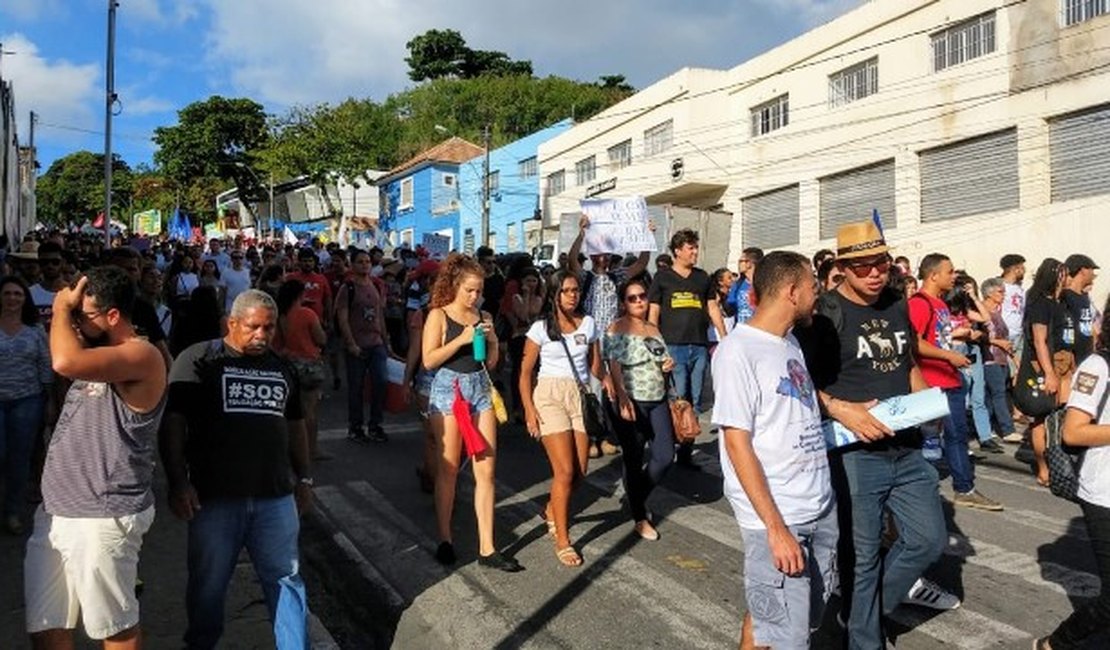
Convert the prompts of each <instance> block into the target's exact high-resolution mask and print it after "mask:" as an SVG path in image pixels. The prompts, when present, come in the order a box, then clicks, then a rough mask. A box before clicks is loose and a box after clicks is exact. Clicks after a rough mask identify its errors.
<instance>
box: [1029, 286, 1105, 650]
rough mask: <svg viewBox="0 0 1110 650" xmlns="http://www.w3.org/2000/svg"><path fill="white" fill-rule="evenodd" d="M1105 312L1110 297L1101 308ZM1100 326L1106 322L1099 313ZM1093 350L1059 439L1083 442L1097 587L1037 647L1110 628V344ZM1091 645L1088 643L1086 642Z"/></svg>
mask: <svg viewBox="0 0 1110 650" xmlns="http://www.w3.org/2000/svg"><path fill="white" fill-rule="evenodd" d="M1107 312H1110V302H1108V303H1107V306H1106V307H1105V308H1104V309H1103V310H1102V313H1103V314H1106V313H1107ZM1102 327H1103V329H1102V331H1104V332H1105V331H1107V330H1106V327H1110V319H1107V318H1106V317H1105V316H1103V322H1102ZM1095 352H1096V353H1095V354H1092V355H1090V356H1089V357H1087V359H1086V360H1085V361H1083V363H1081V364H1080V365H1079V368H1078V369H1077V370H1076V372H1075V374H1074V375H1073V379H1072V385H1071V394H1070V395H1069V396H1068V410H1067V412H1066V414H1065V415H1064V442H1065V443H1067V444H1069V445H1077V446H1080V447H1086V448H1087V451H1086V452H1085V454H1084V457H1083V465H1082V466H1081V467H1080V471H1079V500H1080V503H1079V505H1080V507H1082V508H1083V519H1084V521H1085V522H1086V524H1087V536H1088V537H1089V538H1090V540H1091V550H1093V551H1094V554H1095V565H1096V566H1097V567H1098V574H1099V578H1100V581H1101V583H1102V587H1101V589H1100V591H1099V594H1098V597H1096V598H1095V599H1093V600H1089V601H1087V602H1086V604H1084V605H1083V606H1082V607H1081V608H1080V609H1077V610H1076V611H1075V613H1073V614H1072V615H1071V616H1069V617H1068V618H1067V620H1065V621H1064V622H1063V623H1061V624H1060V626H1059V627H1057V628H1056V631H1055V632H1053V633H1052V634H1051V635H1050V636H1047V637H1045V638H1043V639H1038V640H1037V641H1035V642H1034V643H1033V647H1034V648H1035V649H1037V650H1051V649H1052V648H1056V649H1057V650H1065V649H1067V648H1080V647H1088V646H1087V643H1086V642H1087V641H1094V640H1095V639H1096V638H1101V637H1098V636H1097V635H1099V634H1104V633H1105V632H1106V630H1110V412H1108V410H1110V409H1108V408H1107V399H1106V395H1107V391H1108V390H1110V344H1108V342H1107V341H1106V340H1105V339H1100V340H1099V341H1098V343H1097V344H1096V347H1095ZM1091 647H1093V646H1091Z"/></svg>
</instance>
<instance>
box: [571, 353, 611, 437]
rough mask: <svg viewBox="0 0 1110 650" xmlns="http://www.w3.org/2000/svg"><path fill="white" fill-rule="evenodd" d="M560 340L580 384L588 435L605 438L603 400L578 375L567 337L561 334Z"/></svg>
mask: <svg viewBox="0 0 1110 650" xmlns="http://www.w3.org/2000/svg"><path fill="white" fill-rule="evenodd" d="M559 342H560V343H562V344H563V351H564V352H566V353H567V362H569V363H570V370H571V372H572V373H573V374H574V381H575V383H577V384H578V397H579V399H580V400H582V420H583V422H584V423H585V428H586V435H588V436H589V437H590V438H592V439H597V438H604V437H605V434H606V431H607V430H608V426H607V425H606V422H605V415H604V413H603V411H602V410H601V400H599V399H598V398H597V395H594V392H593V391H592V390H590V387H589V386H587V385H586V384H585V383H584V382H583V381H582V378H581V377H579V376H578V369H577V368H575V366H574V357H572V356H571V354H570V347H569V346H568V345H567V340H566V338H565V337H562V336H560V337H559Z"/></svg>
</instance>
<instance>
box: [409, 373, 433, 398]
mask: <svg viewBox="0 0 1110 650" xmlns="http://www.w3.org/2000/svg"><path fill="white" fill-rule="evenodd" d="M435 376H436V373H435V372H434V371H431V370H425V369H424V368H423V367H421V368H420V369H419V370H417V371H416V381H415V382H414V383H415V384H416V394H417V395H422V396H424V397H427V396H429V395H431V394H432V379H433V378H434V377H435Z"/></svg>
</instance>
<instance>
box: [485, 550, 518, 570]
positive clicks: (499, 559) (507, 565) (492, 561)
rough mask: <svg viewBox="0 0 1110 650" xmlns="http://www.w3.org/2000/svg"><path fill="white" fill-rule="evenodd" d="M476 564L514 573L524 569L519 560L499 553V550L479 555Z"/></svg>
mask: <svg viewBox="0 0 1110 650" xmlns="http://www.w3.org/2000/svg"><path fill="white" fill-rule="evenodd" d="M478 564H479V565H480V566H484V567H486V568H488V569H500V570H502V571H504V572H506V573H516V572H517V571H523V570H524V567H522V566H520V563H519V562H517V561H516V560H514V559H513V558H511V557H505V556H504V555H501V552H500V551H494V552H493V553H491V554H490V555H479V556H478Z"/></svg>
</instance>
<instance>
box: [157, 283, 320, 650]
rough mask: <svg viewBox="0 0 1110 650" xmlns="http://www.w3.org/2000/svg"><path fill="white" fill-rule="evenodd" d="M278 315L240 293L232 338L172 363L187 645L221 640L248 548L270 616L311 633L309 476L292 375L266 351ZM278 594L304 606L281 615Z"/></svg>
mask: <svg viewBox="0 0 1110 650" xmlns="http://www.w3.org/2000/svg"><path fill="white" fill-rule="evenodd" d="M276 324H277V305H276V304H275V303H274V301H273V299H272V298H271V297H270V296H269V295H267V294H265V293H263V292H261V291H258V290H254V289H249V290H247V291H244V292H243V293H241V294H239V297H237V298H236V299H235V302H234V303H233V304H232V308H231V314H230V316H229V318H228V333H227V336H226V337H225V338H223V339H215V340H212V341H203V342H201V343H197V344H195V345H192V346H190V347H188V348H186V349H185V350H184V351H183V352H182V353H181V354H180V355H179V356H178V358H177V360H176V361H175V362H174V365H173V369H172V371H171V372H170V384H169V402H168V403H167V405H166V414H165V420H164V423H163V428H162V432H161V441H160V448H161V453H162V463H163V465H164V466H165V470H166V476H167V478H168V479H169V501H170V508H171V509H172V510H173V512H174V514H175V515H177V516H178V517H180V518H181V519H184V520H186V521H188V522H189V551H188V568H189V580H188V586H187V591H186V596H185V604H186V611H187V612H188V617H189V627H188V630H187V631H186V633H185V645H186V646H188V647H189V648H212V647H215V645H216V643H217V642H218V641H219V638H220V635H221V634H222V632H223V625H224V600H225V597H226V595H227V586H228V583H229V581H230V579H231V573H232V570H233V569H234V567H235V561H236V558H237V557H238V556H239V552H240V551H241V550H242V549H243V548H244V547H245V548H246V549H247V552H248V553H249V554H250V556H251V562H252V563H253V564H254V567H255V572H256V573H257V575H258V580H259V582H260V583H261V584H262V593H263V595H264V596H265V598H266V606H267V608H268V609H269V613H270V619H271V621H274V622H275V627H276V626H278V625H280V626H281V627H282V629H283V636H284V635H285V634H286V633H288V634H291V635H292V636H294V637H295V638H297V639H302V638H303V640H304V644H305V645H307V643H308V637H307V634H308V633H307V609H306V606H305V603H306V596H305V590H304V582H303V581H302V580H301V577H300V575H299V573H298V570H297V565H298V559H297V536H298V534H299V531H300V523H299V519H298V515H299V514H300V513H301V512H304V510H305V509H306V508H307V507H308V506H309V504H310V503H311V499H312V495H311V491H312V478H311V476H310V475H309V461H308V442H307V438H306V435H305V427H304V417H303V415H302V413H301V402H300V399H299V398H298V393H299V387H298V386H297V381H296V377H295V375H294V373H293V371H292V370H291V368H290V366H289V365H288V363H286V362H285V361H284V360H283V359H281V358H280V357H278V356H277V355H276V354H274V352H273V351H272V350H271V349H270V341H271V339H272V338H273V334H274V329H275V327H276ZM279 600H280V601H284V602H285V603H296V604H297V605H294V606H286V605H283V606H282V608H281V612H280V613H281V616H282V620H280V621H276V617H277V615H278V602H279ZM297 645H298V647H300V645H301V644H300V643H299V642H298V644H297Z"/></svg>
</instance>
